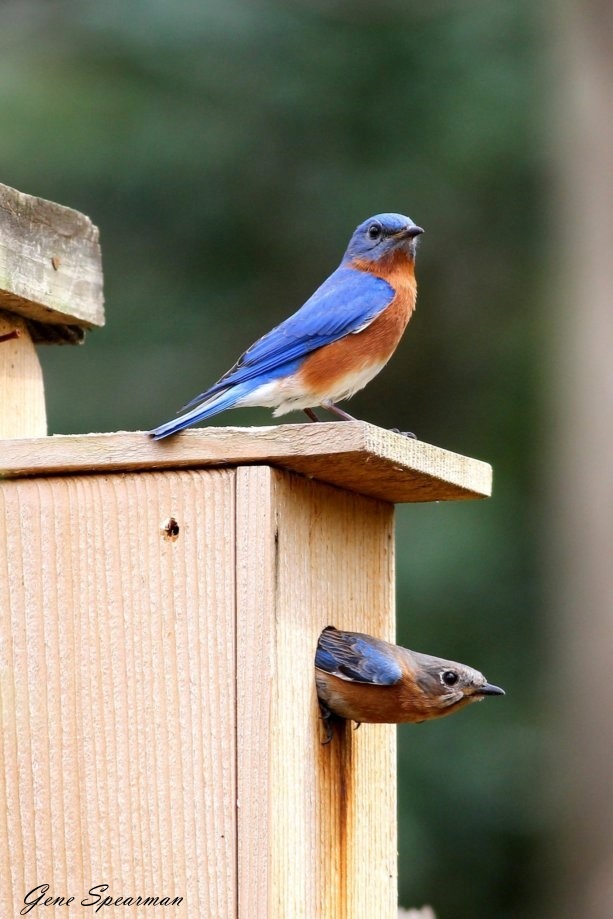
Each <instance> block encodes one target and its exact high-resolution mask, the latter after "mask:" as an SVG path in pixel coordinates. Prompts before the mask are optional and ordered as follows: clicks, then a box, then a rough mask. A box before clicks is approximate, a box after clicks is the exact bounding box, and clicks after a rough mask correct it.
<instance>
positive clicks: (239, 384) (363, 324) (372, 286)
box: [151, 214, 423, 439]
mask: <svg viewBox="0 0 613 919" xmlns="http://www.w3.org/2000/svg"><path fill="white" fill-rule="evenodd" d="M420 233H423V230H422V229H421V227H418V226H416V225H415V224H414V223H413V221H412V220H411V219H410V218H409V217H404V216H403V215H402V214H377V216H375V217H371V218H370V219H369V220H366V221H365V222H364V223H361V224H360V226H359V227H358V228H357V229H356V231H355V233H354V234H353V236H352V237H351V240H350V241H349V246H348V247H347V251H346V252H345V255H344V256H343V260H342V262H341V263H340V265H339V267H338V268H337V269H336V271H334V272H333V273H332V274H331V275H330V277H329V278H328V279H327V280H326V281H324V283H323V284H322V285H321V287H319V288H318V289H317V290H316V291H315V293H314V294H313V296H312V297H310V298H309V299H308V300H307V301H306V303H305V304H304V305H303V306H302V307H301V308H300V309H299V310H298V312H296V313H294V314H293V315H292V316H290V317H289V319H286V320H285V322H282V323H281V324H280V325H278V326H276V327H275V328H274V329H272V331H271V332H268V334H267V335H264V336H263V337H262V338H260V339H259V340H258V341H256V342H255V344H253V345H252V346H251V347H250V348H249V349H248V350H247V351H245V353H244V354H243V355H242V357H240V358H239V359H238V361H237V363H236V364H235V365H234V367H232V369H231V370H228V372H227V373H226V374H224V376H223V377H222V378H221V379H220V380H219V381H218V382H217V383H215V384H214V385H213V386H211V388H210V389H207V390H206V391H205V392H203V393H201V394H200V395H199V396H196V398H195V399H192V401H191V402H189V403H188V404H187V405H186V406H184V409H183V410H187V411H185V414H182V415H180V417H179V418H177V419H176V420H174V421H169V422H167V423H166V424H162V425H160V427H158V428H156V429H155V430H154V431H152V432H151V434H152V436H153V437H154V438H156V439H160V438H162V437H167V436H168V435H169V434H175V433H176V432H177V431H180V430H182V429H183V428H187V427H189V426H190V425H192V424H196V423H197V422H199V421H203V420H204V419H205V418H210V417H211V415H216V414H217V413H218V412H222V411H224V410H225V409H229V408H239V407H243V406H254V405H262V406H265V407H268V408H273V409H274V414H275V415H283V414H284V413H285V412H290V411H293V410H294V409H304V411H305V412H306V414H307V415H308V416H309V418H310V419H311V421H317V420H318V418H317V416H316V415H315V412H314V411H313V408H315V407H317V406H322V407H323V408H326V409H328V410H329V411H331V412H333V413H334V414H336V415H338V416H339V417H341V418H344V419H349V420H355V419H353V418H352V416H351V415H348V414H347V412H344V411H343V410H342V409H340V408H338V406H336V405H335V402H337V401H339V400H341V399H348V398H349V397H350V396H352V395H353V394H354V393H356V392H357V391H358V390H359V389H362V387H363V386H366V384H367V383H368V382H369V381H370V380H372V378H373V377H374V376H376V375H377V374H378V373H379V371H380V370H381V369H382V368H383V367H384V366H385V364H387V362H388V361H389V359H390V357H391V356H392V354H393V353H394V351H395V350H396V346H397V345H398V342H399V341H400V339H401V337H402V333H403V332H404V330H405V328H406V325H407V323H408V321H409V319H410V318H411V314H412V312H413V310H414V309H415V298H416V296H417V283H416V280H415V253H416V249H417V237H418V236H419V235H420ZM183 410H182V411H183Z"/></svg>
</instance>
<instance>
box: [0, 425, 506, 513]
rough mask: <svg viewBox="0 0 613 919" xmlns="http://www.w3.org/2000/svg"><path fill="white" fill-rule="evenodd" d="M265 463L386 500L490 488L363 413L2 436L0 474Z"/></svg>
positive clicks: (448, 456)
mask: <svg viewBox="0 0 613 919" xmlns="http://www.w3.org/2000/svg"><path fill="white" fill-rule="evenodd" d="M245 463H266V464H268V465H273V466H277V467H280V468H283V469H288V470H290V471H293V472H299V473H301V474H302V475H305V476H307V477H309V478H314V479H318V480H319V481H322V482H327V483H329V484H331V485H337V486H339V487H340V488H345V489H348V490H350V491H354V492H358V493H359V494H364V495H368V496H370V497H373V498H377V499H380V500H383V501H391V502H396V503H400V502H407V501H408V502H410V501H454V500H466V499H470V498H483V497H487V496H489V495H490V494H491V489H492V469H491V466H490V465H489V464H488V463H484V462H482V461H480V460H476V459H471V458H469V457H466V456H461V455H460V454H457V453H452V452H450V451H449V450H443V449H441V448H440V447H435V446H432V445H431V444H426V443H422V442H421V441H417V440H413V439H410V438H406V437H402V436H401V435H400V434H394V433H392V432H391V431H384V430H382V429H381V428H377V427H374V426H373V425H370V424H367V423H366V422H363V421H343V422H336V423H330V424H323V423H322V424H283V425H276V426H271V427H261V428H260V427H258V428H204V429H200V430H191V431H185V432H183V433H181V434H180V435H178V436H177V437H172V438H169V439H168V440H164V441H161V442H155V441H153V440H151V438H150V437H148V435H147V434H145V433H141V432H136V433H127V432H120V433H116V434H87V435H59V436H55V437H50V438H46V439H45V440H32V441H16V442H13V443H11V442H8V441H7V442H4V443H1V442H0V477H5V478H10V477H14V476H24V475H37V474H38V475H41V474H44V475H60V474H66V473H71V472H92V471H106V472H110V471H119V470H133V469H144V468H147V469H177V468H184V467H190V468H195V467H206V466H236V465H241V464H245Z"/></svg>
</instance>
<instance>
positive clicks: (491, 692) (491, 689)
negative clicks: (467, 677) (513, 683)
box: [477, 683, 505, 696]
mask: <svg viewBox="0 0 613 919" xmlns="http://www.w3.org/2000/svg"><path fill="white" fill-rule="evenodd" d="M477 695H479V696H504V695H505V691H504V689H501V688H500V686H492V684H491V683H485V684H484V685H483V686H480V687H479V689H478V690H477Z"/></svg>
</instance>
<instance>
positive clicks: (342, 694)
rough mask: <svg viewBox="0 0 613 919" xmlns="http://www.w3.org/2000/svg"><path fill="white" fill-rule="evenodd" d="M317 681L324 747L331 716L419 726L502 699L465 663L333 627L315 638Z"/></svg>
mask: <svg viewBox="0 0 613 919" xmlns="http://www.w3.org/2000/svg"><path fill="white" fill-rule="evenodd" d="M315 683H316V686H317V695H318V698H319V705H320V708H321V712H322V717H323V719H324V721H325V723H326V726H327V736H326V740H325V741H324V742H325V743H328V742H329V741H330V740H331V739H332V734H333V732H332V728H331V722H332V721H333V720H334V718H344V719H346V720H350V721H356V722H357V723H358V724H361V723H362V722H363V721H365V722H370V723H387V724H403V723H405V722H413V723H415V724H418V723H420V722H421V721H429V720H431V719H432V718H442V717H443V716H444V715H451V714H453V712H457V711H459V710H460V709H461V708H464V707H465V706H467V705H470V704H471V703H472V702H480V701H481V700H482V699H484V698H485V697H486V696H503V695H504V690H503V689H500V688H499V687H498V686H493V685H492V684H491V683H488V682H487V680H486V679H485V677H484V676H483V674H482V673H479V671H478V670H473V668H472V667H467V666H466V665H465V664H458V663H456V662H455V661H447V660H443V659H442V658H440V657H432V656H431V655H430V654H420V653H419V652H418V651H409V649H408V648H401V647H400V646H399V645H392V644H390V643H389V642H387V641H382V640H381V639H380V638H373V637H372V636H371V635H364V634H362V633H361V632H341V631H339V630H338V629H335V628H334V627H333V626H331V625H330V626H327V627H326V628H325V629H324V630H323V632H322V633H321V635H320V636H319V642H318V644H317V651H316V654H315Z"/></svg>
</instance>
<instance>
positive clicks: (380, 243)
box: [343, 214, 424, 262]
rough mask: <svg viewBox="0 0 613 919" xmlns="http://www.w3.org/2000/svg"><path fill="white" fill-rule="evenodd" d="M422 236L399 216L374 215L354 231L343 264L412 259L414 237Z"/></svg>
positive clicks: (407, 220)
mask: <svg viewBox="0 0 613 919" xmlns="http://www.w3.org/2000/svg"><path fill="white" fill-rule="evenodd" d="M423 232H424V231H423V230H422V228H421V227H418V226H417V225H416V224H415V223H413V221H412V220H411V218H410V217H405V216H404V215H403V214H376V215H375V216H374V217H370V218H369V219H368V220H365V221H364V223H361V224H360V225H359V227H357V229H356V230H355V232H354V234H353V236H352V237H351V239H350V240H349V245H348V247H347V251H346V252H345V256H344V258H343V261H344V262H346V261H348V262H351V261H353V260H354V259H366V260H368V261H370V262H373V261H374V262H378V261H380V260H381V259H385V258H387V257H389V256H390V255H392V254H395V253H404V254H405V255H407V256H408V257H410V258H411V259H414V258H415V253H416V251H417V237H418V236H420V235H421V234H422V233H423Z"/></svg>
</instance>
